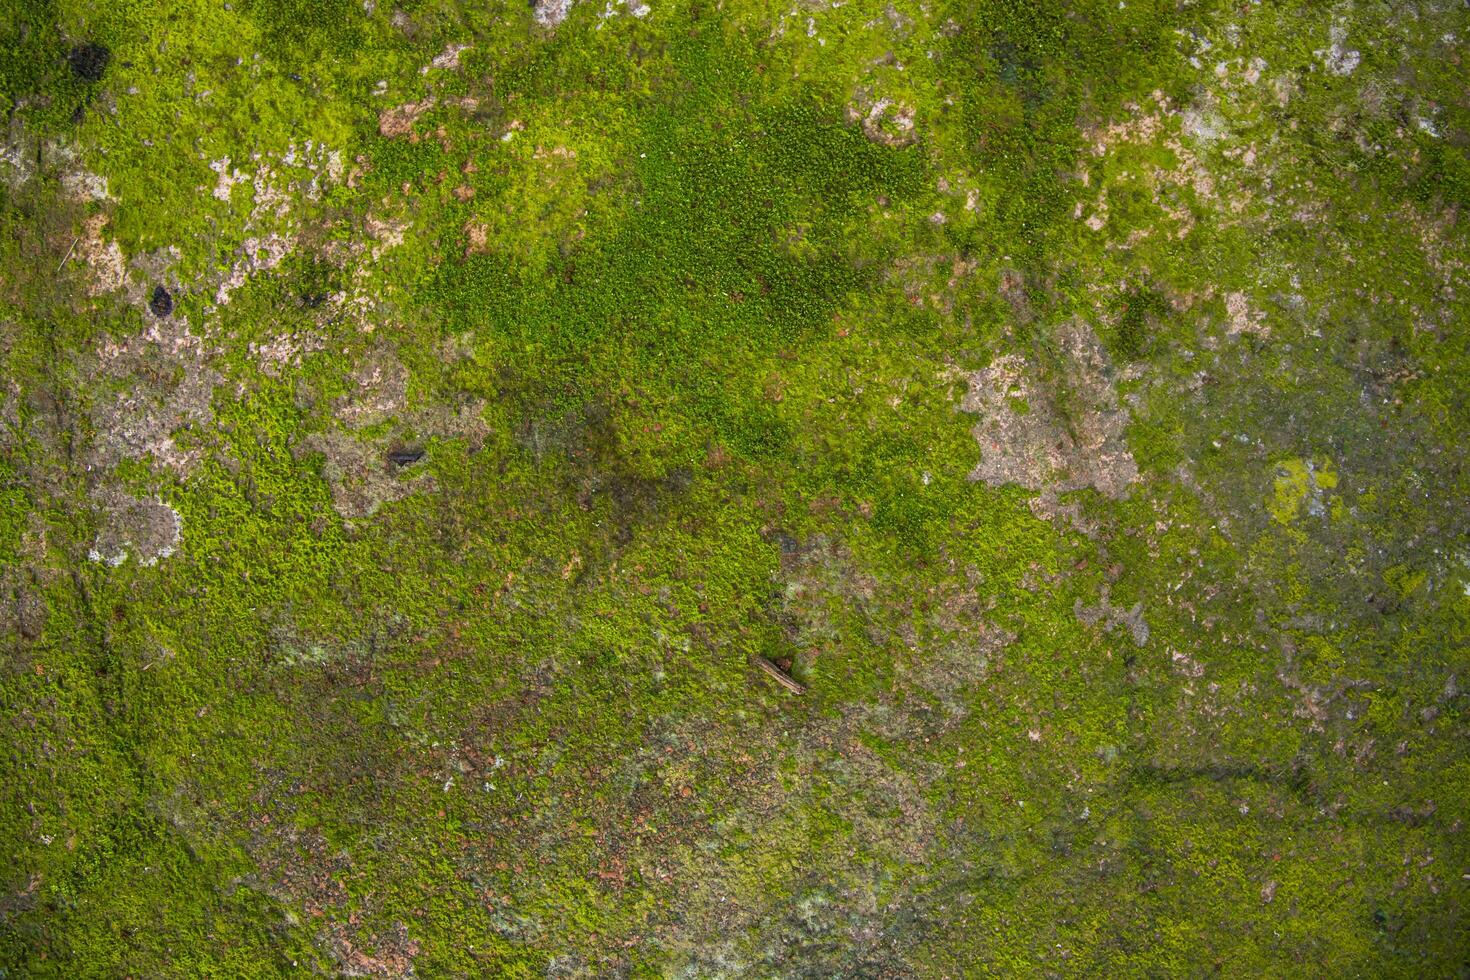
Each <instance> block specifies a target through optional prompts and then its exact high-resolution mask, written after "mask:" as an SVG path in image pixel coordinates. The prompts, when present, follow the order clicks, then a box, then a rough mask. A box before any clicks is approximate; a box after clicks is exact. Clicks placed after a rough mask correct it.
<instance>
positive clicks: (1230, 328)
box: [1225, 292, 1271, 337]
mask: <svg viewBox="0 0 1470 980" xmlns="http://www.w3.org/2000/svg"><path fill="white" fill-rule="evenodd" d="M1225 315H1226V320H1225V331H1226V333H1228V334H1229V335H1230V336H1232V337H1234V336H1236V335H1237V334H1242V333H1249V334H1255V335H1256V336H1258V337H1266V336H1269V335H1270V333H1271V328H1270V327H1269V326H1267V325H1266V315H1265V314H1264V313H1262V312H1261V311H1260V310H1258V309H1256V308H1255V307H1253V306H1251V302H1250V297H1249V296H1247V295H1246V294H1245V293H1240V292H1235V293H1226V294H1225Z"/></svg>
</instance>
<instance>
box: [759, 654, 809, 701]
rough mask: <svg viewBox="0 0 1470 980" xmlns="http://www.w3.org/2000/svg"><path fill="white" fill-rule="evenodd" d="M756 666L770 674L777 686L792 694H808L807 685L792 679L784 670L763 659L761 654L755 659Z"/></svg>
mask: <svg viewBox="0 0 1470 980" xmlns="http://www.w3.org/2000/svg"><path fill="white" fill-rule="evenodd" d="M755 665H756V666H757V667H759V668H760V669H761V670H763V671H765V672H766V673H767V674H770V675H771V678H772V679H773V680H774V681H775V682H776V683H777V684H780V685H781V686H782V687H784V688H786V690H788V691H790V692H791V693H792V694H805V693H806V685H805V684H802V683H801V682H800V681H798V680H796V678H794V677H792V676H791V675H790V674H788V673H786V671H784V670H782V669H781V668H780V667H777V666H776V665H775V664H773V663H771V662H770V661H769V660H767V659H766V658H765V657H762V656H760V655H759V654H757V655H756V658H755Z"/></svg>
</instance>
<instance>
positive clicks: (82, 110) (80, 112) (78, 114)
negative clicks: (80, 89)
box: [71, 102, 87, 126]
mask: <svg viewBox="0 0 1470 980" xmlns="http://www.w3.org/2000/svg"><path fill="white" fill-rule="evenodd" d="M86 118H87V103H85V102H81V103H78V104H77V107H76V108H75V109H73V110H72V111H71V124H72V125H73V126H80V125H81V124H82V120H84V119H86Z"/></svg>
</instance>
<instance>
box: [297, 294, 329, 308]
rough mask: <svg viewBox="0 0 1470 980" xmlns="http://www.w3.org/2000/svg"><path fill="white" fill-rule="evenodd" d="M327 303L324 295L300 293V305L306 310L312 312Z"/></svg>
mask: <svg viewBox="0 0 1470 980" xmlns="http://www.w3.org/2000/svg"><path fill="white" fill-rule="evenodd" d="M326 301H327V294H326V293H302V294H301V305H302V306H304V307H306V308H307V309H308V310H314V309H316V308H317V307H318V306H321V305H322V304H323V303H325V302H326Z"/></svg>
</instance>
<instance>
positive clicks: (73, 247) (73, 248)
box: [56, 238, 81, 272]
mask: <svg viewBox="0 0 1470 980" xmlns="http://www.w3.org/2000/svg"><path fill="white" fill-rule="evenodd" d="M79 241H81V239H80V238H73V239H72V240H71V248H69V249H67V250H66V255H64V256H63V257H62V259H61V265H58V266H57V267H56V271H57V272H60V271H61V266H62V265H66V260H67V259H69V258H71V253H73V252H75V251H76V250H77V242H79Z"/></svg>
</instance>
